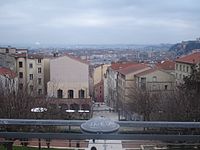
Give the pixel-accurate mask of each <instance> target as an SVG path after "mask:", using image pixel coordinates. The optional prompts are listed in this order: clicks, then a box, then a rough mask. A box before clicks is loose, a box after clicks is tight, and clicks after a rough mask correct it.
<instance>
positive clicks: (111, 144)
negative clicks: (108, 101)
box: [85, 103, 122, 150]
mask: <svg viewBox="0 0 200 150" xmlns="http://www.w3.org/2000/svg"><path fill="white" fill-rule="evenodd" d="M93 110H94V112H93V118H95V117H98V116H104V117H106V118H109V119H111V120H114V121H117V120H118V114H117V113H115V112H113V111H112V108H110V107H108V106H106V105H105V104H100V103H96V104H95V105H94V107H93ZM93 146H94V147H96V148H97V150H122V142H121V141H120V140H95V142H93V140H90V141H89V146H88V148H86V149H85V150H90V149H91V147H93Z"/></svg>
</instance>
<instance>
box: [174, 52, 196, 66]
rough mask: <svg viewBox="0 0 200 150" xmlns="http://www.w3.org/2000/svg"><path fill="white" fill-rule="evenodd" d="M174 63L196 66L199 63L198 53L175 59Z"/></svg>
mask: <svg viewBox="0 0 200 150" xmlns="http://www.w3.org/2000/svg"><path fill="white" fill-rule="evenodd" d="M176 62H184V63H189V64H197V63H199V62H200V52H196V53H192V54H190V55H187V56H183V57H181V58H178V59H176Z"/></svg>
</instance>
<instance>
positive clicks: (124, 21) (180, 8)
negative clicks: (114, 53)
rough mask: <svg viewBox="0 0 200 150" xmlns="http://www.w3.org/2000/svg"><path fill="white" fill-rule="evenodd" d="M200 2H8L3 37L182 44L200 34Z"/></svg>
mask: <svg viewBox="0 0 200 150" xmlns="http://www.w3.org/2000/svg"><path fill="white" fill-rule="evenodd" d="M199 5H200V1H199V0H59V1H55V0H17V1H16V0H2V1H0V34H1V35H3V36H1V37H0V41H1V43H3V42H4V43H5V42H10V43H12V42H13V43H14V42H15V43H26V42H27V43H35V41H40V42H41V43H47V44H48V43H49V44H51V43H58V44H61V43H63V42H64V43H68V44H73V43H82V44H84V43H87V44H89V43H96V44H102V43H160V42H177V41H179V40H182V39H191V38H196V37H197V36H199V34H198V33H199V32H200V28H199V25H200V8H199V7H198V6H199ZM1 43H0V44H1ZM64 43H63V44H64Z"/></svg>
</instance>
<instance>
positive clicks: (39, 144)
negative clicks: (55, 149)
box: [38, 139, 41, 149]
mask: <svg viewBox="0 0 200 150" xmlns="http://www.w3.org/2000/svg"><path fill="white" fill-rule="evenodd" d="M38 149H41V139H38Z"/></svg>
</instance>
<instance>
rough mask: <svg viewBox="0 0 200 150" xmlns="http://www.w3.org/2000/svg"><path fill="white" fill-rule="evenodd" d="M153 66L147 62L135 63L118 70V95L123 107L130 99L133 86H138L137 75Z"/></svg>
mask: <svg viewBox="0 0 200 150" xmlns="http://www.w3.org/2000/svg"><path fill="white" fill-rule="evenodd" d="M150 68H151V67H149V66H147V65H146V64H135V65H131V66H129V67H126V68H123V69H120V70H118V77H117V95H118V102H119V105H121V106H122V107H123V108H124V106H125V105H126V104H128V102H129V101H130V95H131V93H132V91H133V90H132V88H134V87H135V86H136V84H135V83H136V78H135V75H136V74H138V73H141V72H143V71H146V70H149V69H150Z"/></svg>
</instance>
